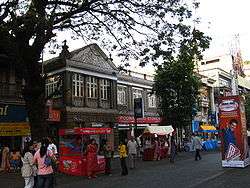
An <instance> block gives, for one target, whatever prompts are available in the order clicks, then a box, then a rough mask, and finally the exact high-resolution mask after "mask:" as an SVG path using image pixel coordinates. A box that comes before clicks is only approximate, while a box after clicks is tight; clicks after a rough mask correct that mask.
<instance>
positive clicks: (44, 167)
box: [34, 138, 54, 188]
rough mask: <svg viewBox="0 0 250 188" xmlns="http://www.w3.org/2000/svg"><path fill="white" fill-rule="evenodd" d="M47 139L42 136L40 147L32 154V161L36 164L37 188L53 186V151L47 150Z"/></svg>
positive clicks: (51, 187) (50, 187)
mask: <svg viewBox="0 0 250 188" xmlns="http://www.w3.org/2000/svg"><path fill="white" fill-rule="evenodd" d="M48 146H49V141H48V139H47V138H44V139H43V140H42V142H41V147H40V149H38V150H37V152H36V153H35V156H34V163H36V164H37V165H38V172H37V174H38V178H37V179H38V188H53V187H54V184H53V183H54V181H53V177H54V176H53V168H52V160H54V156H53V153H52V152H51V151H49V150H48Z"/></svg>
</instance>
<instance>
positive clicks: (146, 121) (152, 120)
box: [117, 116, 162, 124]
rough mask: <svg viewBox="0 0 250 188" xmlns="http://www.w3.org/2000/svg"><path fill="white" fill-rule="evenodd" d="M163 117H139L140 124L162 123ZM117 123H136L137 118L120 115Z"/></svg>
mask: <svg viewBox="0 0 250 188" xmlns="http://www.w3.org/2000/svg"><path fill="white" fill-rule="evenodd" d="M161 121H162V118H161V117H144V118H137V123H138V124H159V123H161ZM117 123H120V124H134V123H135V118H134V117H133V116H118V117H117Z"/></svg>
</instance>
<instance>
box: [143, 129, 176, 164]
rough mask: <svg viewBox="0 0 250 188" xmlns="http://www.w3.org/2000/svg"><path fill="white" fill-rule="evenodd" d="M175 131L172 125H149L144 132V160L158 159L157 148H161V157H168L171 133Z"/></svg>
mask: <svg viewBox="0 0 250 188" xmlns="http://www.w3.org/2000/svg"><path fill="white" fill-rule="evenodd" d="M173 131H174V129H173V127H172V126H147V127H146V128H145V130H144V132H143V134H142V136H141V137H142V143H143V160H145V161H152V160H155V159H156V156H155V154H156V150H159V155H160V156H159V158H160V159H162V158H166V157H167V154H168V146H169V140H170V135H171V133H172V132H173Z"/></svg>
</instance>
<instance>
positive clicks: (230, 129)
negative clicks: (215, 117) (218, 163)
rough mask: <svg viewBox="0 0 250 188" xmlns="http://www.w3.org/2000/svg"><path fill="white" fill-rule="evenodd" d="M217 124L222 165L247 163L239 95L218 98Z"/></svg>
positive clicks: (246, 146) (243, 116)
mask: <svg viewBox="0 0 250 188" xmlns="http://www.w3.org/2000/svg"><path fill="white" fill-rule="evenodd" d="M219 126H220V137H221V143H222V146H221V147H222V148H221V152H222V166H223V167H245V166H247V165H249V149H248V142H247V129H246V117H245V107H244V100H243V99H242V98H241V97H240V96H226V97H221V98H219Z"/></svg>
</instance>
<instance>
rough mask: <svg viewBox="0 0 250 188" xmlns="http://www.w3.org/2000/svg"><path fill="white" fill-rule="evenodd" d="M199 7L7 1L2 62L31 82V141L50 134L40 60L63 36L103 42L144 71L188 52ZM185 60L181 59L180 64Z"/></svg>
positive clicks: (94, 0) (1, 17) (0, 11)
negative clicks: (135, 61)
mask: <svg viewBox="0 0 250 188" xmlns="http://www.w3.org/2000/svg"><path fill="white" fill-rule="evenodd" d="M198 5H199V4H198V3H197V2H194V3H190V1H188V0H187V1H183V0H2V1H1V2H0V35H1V38H0V57H5V60H6V61H8V62H12V64H14V66H15V67H16V70H17V76H18V77H19V78H20V79H21V78H23V79H24V80H25V81H26V85H25V88H24V99H25V102H26V105H27V108H28V114H29V119H30V123H31V130H32V135H33V136H35V135H36V136H38V137H41V136H43V135H45V134H46V126H45V125H44V124H45V120H44V93H45V92H44V84H45V82H44V80H45V79H44V77H43V76H42V75H41V68H40V64H39V60H40V57H41V53H42V51H43V49H44V46H45V45H46V44H48V43H50V42H52V43H53V42H56V41H55V40H56V35H57V33H58V32H60V31H63V30H68V29H71V30H72V31H73V32H75V33H76V34H77V35H76V36H78V37H79V36H80V37H82V38H83V39H85V40H87V41H92V40H99V41H102V43H103V45H107V46H109V47H112V48H110V49H115V50H117V51H119V55H121V56H123V57H124V59H125V60H126V59H128V58H129V57H133V58H135V59H139V60H140V62H141V65H144V64H145V63H147V62H150V61H153V62H157V61H156V60H157V59H158V58H159V57H162V55H163V57H164V60H165V61H166V62H172V61H174V56H175V54H176V53H177V51H178V49H179V48H180V47H181V49H182V50H183V52H184V51H185V48H184V47H182V45H183V43H184V44H185V43H186V42H185V40H186V39H189V38H190V37H189V36H190V35H191V32H190V31H191V27H190V26H189V24H188V23H189V22H188V21H187V20H190V19H191V18H192V9H193V8H197V7H198ZM190 21H192V20H190ZM196 34H199V33H196ZM183 39H184V40H183ZM198 42H200V41H198ZM188 47H189V46H186V48H188ZM185 53H189V51H187V52H185ZM182 54H183V53H182ZM198 55H199V54H198ZM185 57H186V56H185ZM185 57H182V56H179V57H178V58H179V61H181V60H182V58H185ZM185 60H186V59H185ZM190 61H191V60H190Z"/></svg>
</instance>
